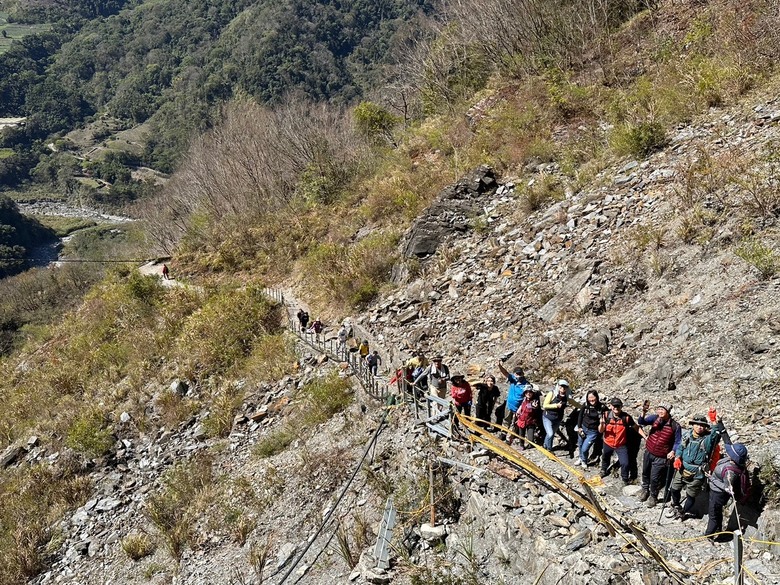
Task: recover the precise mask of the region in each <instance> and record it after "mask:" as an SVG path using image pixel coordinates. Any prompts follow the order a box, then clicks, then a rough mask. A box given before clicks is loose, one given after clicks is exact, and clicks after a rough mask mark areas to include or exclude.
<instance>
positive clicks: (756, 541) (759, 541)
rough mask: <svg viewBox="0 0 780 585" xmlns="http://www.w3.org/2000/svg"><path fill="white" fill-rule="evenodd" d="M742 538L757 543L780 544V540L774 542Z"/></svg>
mask: <svg viewBox="0 0 780 585" xmlns="http://www.w3.org/2000/svg"><path fill="white" fill-rule="evenodd" d="M742 540H749V541H750V542H755V543H756V544H768V545H770V546H780V542H772V541H771V540H758V539H757V538H746V537H743V538H742Z"/></svg>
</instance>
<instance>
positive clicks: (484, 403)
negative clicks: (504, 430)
mask: <svg viewBox="0 0 780 585" xmlns="http://www.w3.org/2000/svg"><path fill="white" fill-rule="evenodd" d="M474 389H475V390H476V391H477V403H476V407H475V411H476V412H475V414H476V417H477V418H478V419H480V420H481V421H484V422H481V423H477V424H478V425H479V426H481V427H482V428H487V427H488V426H490V425H489V424H488V423H489V422H490V417H491V416H492V415H493V408H494V407H495V405H496V400H498V399H499V398H500V397H501V391H500V390H499V389H498V386H496V378H495V376H485V378H484V381H483V382H479V383H478V384H474Z"/></svg>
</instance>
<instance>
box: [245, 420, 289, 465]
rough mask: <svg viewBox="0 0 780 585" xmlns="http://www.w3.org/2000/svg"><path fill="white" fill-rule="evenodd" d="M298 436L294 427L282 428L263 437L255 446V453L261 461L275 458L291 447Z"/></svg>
mask: <svg viewBox="0 0 780 585" xmlns="http://www.w3.org/2000/svg"><path fill="white" fill-rule="evenodd" d="M297 438H298V436H297V434H296V432H295V430H294V429H293V428H292V425H290V426H285V427H282V428H281V429H278V430H276V431H274V432H272V433H270V434H268V435H267V436H265V437H263V438H262V439H260V440H259V441H258V442H257V445H255V448H254V452H255V455H257V456H258V457H259V458H261V459H265V458H267V457H273V456H274V455H276V454H277V453H281V452H282V451H284V450H285V449H287V447H289V446H290V445H291V444H292V442H293V441H295V439H297Z"/></svg>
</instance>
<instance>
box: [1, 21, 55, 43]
mask: <svg viewBox="0 0 780 585" xmlns="http://www.w3.org/2000/svg"><path fill="white" fill-rule="evenodd" d="M50 28H51V26H50V25H48V24H18V23H15V22H8V13H7V12H0V53H4V52H5V51H7V50H8V48H9V47H10V46H11V43H12V42H13V41H14V40H18V39H21V38H23V37H25V36H27V35H31V34H35V33H37V32H39V31H42V30H49V29H50Z"/></svg>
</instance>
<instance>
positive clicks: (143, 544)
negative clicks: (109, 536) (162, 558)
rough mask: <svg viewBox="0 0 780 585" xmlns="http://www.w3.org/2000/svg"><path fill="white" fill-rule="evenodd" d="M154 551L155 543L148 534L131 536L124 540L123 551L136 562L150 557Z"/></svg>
mask: <svg viewBox="0 0 780 585" xmlns="http://www.w3.org/2000/svg"><path fill="white" fill-rule="evenodd" d="M154 549H155V545H154V542H153V541H152V539H151V538H149V535H147V534H142V533H137V534H129V535H128V536H126V537H125V538H123V539H122V550H123V551H125V554H126V555H127V556H128V557H130V558H131V559H132V560H134V561H137V560H140V559H142V558H144V557H147V556H149V555H150V554H152V553H153V552H154Z"/></svg>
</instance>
